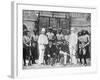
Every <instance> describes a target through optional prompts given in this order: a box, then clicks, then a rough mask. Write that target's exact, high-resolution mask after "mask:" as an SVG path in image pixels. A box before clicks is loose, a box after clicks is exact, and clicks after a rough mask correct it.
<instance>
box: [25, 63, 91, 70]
mask: <svg viewBox="0 0 100 80" xmlns="http://www.w3.org/2000/svg"><path fill="white" fill-rule="evenodd" d="M87 66H90V63H88V64H87ZM60 67H62V68H63V67H86V66H85V65H81V64H70V63H68V64H66V65H61V64H59V63H57V64H55V65H53V66H51V65H38V64H32V65H31V66H24V67H23V69H41V68H60Z"/></svg>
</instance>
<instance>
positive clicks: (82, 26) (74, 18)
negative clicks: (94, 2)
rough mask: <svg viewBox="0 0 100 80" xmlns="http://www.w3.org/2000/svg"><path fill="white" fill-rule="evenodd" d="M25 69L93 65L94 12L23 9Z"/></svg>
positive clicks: (23, 62)
mask: <svg viewBox="0 0 100 80" xmlns="http://www.w3.org/2000/svg"><path fill="white" fill-rule="evenodd" d="M22 29H23V30H22V31H23V34H22V38H23V39H22V42H23V43H22V44H23V46H22V51H23V53H22V55H23V58H22V59H23V61H22V65H23V69H41V68H65V67H66V68H68V67H73V68H74V67H87V66H88V67H89V66H91V13H84V12H69V11H68V12H62V11H46V10H27V9H24V10H22Z"/></svg>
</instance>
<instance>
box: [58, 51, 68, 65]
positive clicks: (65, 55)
mask: <svg viewBox="0 0 100 80" xmlns="http://www.w3.org/2000/svg"><path fill="white" fill-rule="evenodd" d="M60 54H63V55H64V64H66V62H67V52H63V51H60Z"/></svg>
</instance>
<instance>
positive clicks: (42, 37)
mask: <svg viewBox="0 0 100 80" xmlns="http://www.w3.org/2000/svg"><path fill="white" fill-rule="evenodd" d="M38 44H42V45H43V44H48V38H47V36H46V35H44V34H40V35H39V38H38Z"/></svg>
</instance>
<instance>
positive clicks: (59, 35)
mask: <svg viewBox="0 0 100 80" xmlns="http://www.w3.org/2000/svg"><path fill="white" fill-rule="evenodd" d="M56 36H57V39H58V40H62V39H64V35H63V34H57V35H56Z"/></svg>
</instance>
